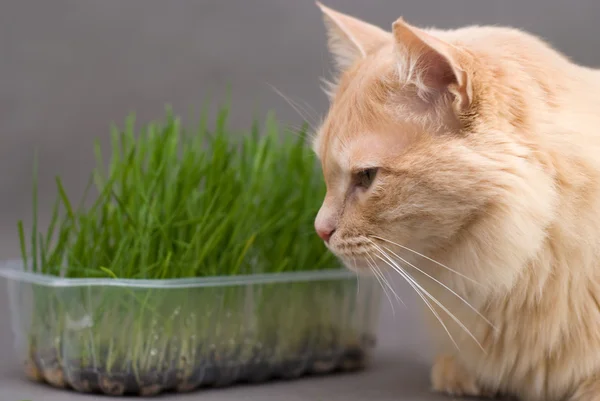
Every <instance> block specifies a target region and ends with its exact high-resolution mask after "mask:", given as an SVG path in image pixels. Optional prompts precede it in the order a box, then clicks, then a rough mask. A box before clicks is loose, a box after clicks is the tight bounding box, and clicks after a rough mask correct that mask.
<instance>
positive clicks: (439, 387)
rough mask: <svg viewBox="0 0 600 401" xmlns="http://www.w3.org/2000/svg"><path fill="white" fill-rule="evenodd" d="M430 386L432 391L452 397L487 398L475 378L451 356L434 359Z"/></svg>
mask: <svg viewBox="0 0 600 401" xmlns="http://www.w3.org/2000/svg"><path fill="white" fill-rule="evenodd" d="M431 385H432V390H433V391H435V392H438V393H445V394H448V395H452V396H459V397H460V396H473V397H477V396H487V394H484V392H483V391H482V390H481V388H480V387H479V386H478V385H477V382H476V381H475V378H474V377H473V376H471V375H469V374H468V373H467V371H466V370H465V369H464V368H463V367H462V366H461V365H460V363H459V362H458V361H456V359H455V358H454V357H453V356H451V355H441V356H439V357H437V358H436V360H435V363H434V365H433V368H432V369H431Z"/></svg>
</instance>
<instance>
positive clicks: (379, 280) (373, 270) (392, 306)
mask: <svg viewBox="0 0 600 401" xmlns="http://www.w3.org/2000/svg"><path fill="white" fill-rule="evenodd" d="M367 264H368V265H369V267H370V268H371V271H372V272H373V275H374V276H375V278H376V279H377V282H378V283H379V285H380V286H381V289H382V290H383V293H384V294H385V296H386V298H387V300H388V302H389V303H390V307H391V308H392V315H393V316H394V317H395V316H396V310H395V309H394V302H393V301H392V297H391V296H390V294H388V291H387V288H386V287H385V286H384V284H383V282H382V281H381V277H380V274H381V273H380V272H379V271H378V270H377V267H376V266H375V265H373V264H371V262H370V261H368V260H367Z"/></svg>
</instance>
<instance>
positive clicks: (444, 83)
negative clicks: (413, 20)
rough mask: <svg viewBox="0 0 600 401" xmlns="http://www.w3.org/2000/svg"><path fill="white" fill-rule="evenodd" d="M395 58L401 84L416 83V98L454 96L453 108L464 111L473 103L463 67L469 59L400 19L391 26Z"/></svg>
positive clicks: (451, 46) (440, 40) (469, 83)
mask: <svg viewBox="0 0 600 401" xmlns="http://www.w3.org/2000/svg"><path fill="white" fill-rule="evenodd" d="M392 33H393V36H394V42H395V47H396V52H397V57H398V72H399V74H400V79H401V80H403V81H404V82H411V83H413V84H415V86H416V87H417V89H418V91H419V96H421V97H422V98H424V99H428V98H433V97H435V96H436V95H439V94H440V93H448V92H449V93H451V94H453V95H454V96H455V103H454V104H455V105H456V107H457V108H459V109H462V110H464V109H465V108H467V107H468V106H469V105H470V104H471V101H472V97H473V93H472V83H471V80H470V77H469V75H468V74H467V72H466V68H467V66H468V64H469V56H468V55H467V54H466V53H464V52H462V51H461V50H460V49H458V48H456V47H455V46H453V45H452V44H450V43H447V42H445V41H444V40H442V39H440V38H437V37H435V36H433V35H432V34H430V33H427V32H425V31H423V30H421V29H419V28H416V27H413V26H411V25H409V24H408V23H406V22H405V21H404V19H403V18H399V19H398V20H396V22H394V24H393V26H392Z"/></svg>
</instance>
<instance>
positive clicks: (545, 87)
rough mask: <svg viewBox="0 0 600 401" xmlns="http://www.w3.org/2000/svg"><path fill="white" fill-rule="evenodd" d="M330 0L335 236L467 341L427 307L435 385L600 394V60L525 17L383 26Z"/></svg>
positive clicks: (324, 135) (327, 225)
mask: <svg viewBox="0 0 600 401" xmlns="http://www.w3.org/2000/svg"><path fill="white" fill-rule="evenodd" d="M320 7H321V9H322V11H323V15H324V18H325V21H326V25H327V27H328V34H329V41H328V43H329V47H330V50H331V52H332V54H333V55H334V58H335V60H336V62H337V65H338V67H339V76H338V77H337V79H336V80H335V81H334V85H333V87H332V90H331V106H330V110H329V112H328V114H327V116H326V118H325V120H324V122H323V124H322V126H321V127H320V129H319V130H318V132H317V135H316V138H315V142H314V148H315V151H316V153H317V154H318V155H319V157H320V159H321V162H322V166H323V171H324V177H325V181H326V183H327V189H328V190H327V196H326V198H325V200H324V202H323V206H322V208H321V210H320V212H319V214H318V216H317V219H316V222H315V225H316V228H317V229H318V230H320V231H321V232H332V231H333V230H335V231H333V235H332V236H331V239H330V241H329V243H328V246H329V247H330V249H331V250H332V251H333V252H335V253H336V254H337V255H338V256H340V257H341V258H342V259H343V260H345V261H346V262H347V264H348V266H349V267H350V268H357V269H368V268H369V266H371V267H372V266H373V265H375V264H376V265H377V266H378V267H379V268H387V269H390V270H391V269H392V268H391V267H390V265H394V264H395V265H396V269H398V268H402V269H404V271H405V272H406V273H408V274H410V275H411V276H412V277H414V279H415V280H416V282H415V283H413V285H414V286H415V287H416V286H417V284H418V285H419V286H421V288H422V290H426V291H428V292H429V293H430V294H431V295H432V296H433V297H435V298H436V299H437V300H439V302H440V304H437V303H435V301H433V299H432V298H427V297H426V298H425V299H427V300H428V301H429V303H430V304H431V306H433V307H434V308H435V310H436V313H437V314H438V315H439V317H440V318H441V319H442V321H443V323H444V324H445V325H446V327H447V328H448V331H449V332H450V334H451V336H452V338H453V339H454V340H455V341H456V345H457V347H456V346H454V344H453V343H452V342H451V341H450V336H449V335H448V334H447V333H446V331H445V330H444V328H443V326H442V325H441V324H440V323H439V322H438V321H437V320H436V319H435V318H434V321H433V323H434V325H433V326H432V328H433V329H434V332H435V333H438V334H439V335H438V336H437V337H438V338H439V340H440V344H441V347H442V348H441V352H440V357H439V358H438V359H437V360H436V362H435V364H434V366H433V369H432V383H433V387H434V389H435V390H438V391H443V392H448V393H453V394H472V395H478V394H497V393H504V394H511V395H516V396H518V397H520V398H521V399H523V400H531V401H554V400H563V399H564V400H572V401H588V400H589V401H591V400H600V132H599V129H600V72H598V71H596V70H593V69H590V68H585V67H582V66H579V65H576V64H574V63H573V62H571V61H570V60H568V59H567V58H566V57H565V56H563V55H562V54H560V53H559V52H557V51H555V50H553V49H552V48H551V47H550V46H549V45H547V44H546V43H545V42H543V41H542V40H540V39H539V38H537V37H535V36H532V35H530V34H527V33H525V32H522V31H519V30H516V29H510V28H501V27H485V26H484V27H479V26H473V27H466V28H461V29H456V30H447V31H442V30H435V29H418V28H416V27H414V26H411V25H409V24H408V23H406V22H405V21H404V20H403V19H398V20H397V21H396V22H395V23H394V24H393V29H392V30H391V32H387V31H384V30H382V29H380V28H378V27H375V26H373V25H370V24H367V23H366V22H363V21H360V20H358V19H356V18H353V17H350V16H348V15H344V14H341V13H339V12H337V11H334V10H331V9H329V8H326V7H325V6H322V5H320ZM371 167H374V168H378V170H377V173H376V175H375V179H374V180H373V182H372V183H371V184H370V185H363V184H364V176H361V174H363V173H361V171H364V170H365V169H367V168H371ZM357 177H358V178H357ZM361 177H362V178H361ZM361 180H363V181H361ZM361 183H363V184H361ZM394 243H395V244H394ZM404 247H406V248H404ZM409 248H410V249H411V250H412V251H409V250H408V249H409ZM413 251H416V252H419V253H420V254H422V255H423V256H419V254H417V253H415V252H413ZM392 252H393V253H392ZM433 260H435V261H437V262H439V263H435V262H433ZM442 264H443V265H444V266H446V267H442ZM417 268H418V269H421V271H419V270H418V269H417ZM450 269H453V270H450ZM428 275H429V276H428ZM442 284H443V285H442ZM445 286H447V288H446V287H445ZM417 288H419V287H417ZM451 291H453V292H455V293H456V294H457V295H458V296H457V295H454V294H452V292H451ZM459 296H460V298H459ZM461 298H462V299H461ZM466 302H468V303H469V304H470V305H472V306H473V309H471V308H470V307H469V306H467V304H466ZM441 305H443V307H444V308H447V310H444V308H442V306H441ZM474 310H475V311H476V312H475V311H474ZM447 312H451V313H452V314H453V315H454V316H455V317H456V320H460V322H462V323H464V325H465V327H464V328H461V327H460V325H459V324H458V323H457V322H456V320H455V319H453V318H451V316H450V314H449V313H447ZM429 315H430V316H432V317H433V314H431V313H429ZM480 315H481V316H480ZM465 329H467V330H468V331H469V332H471V333H472V335H473V337H471V336H470V335H469V334H468V333H467V330H465ZM477 343H479V344H480V345H481V347H480V346H479V345H478V344H477ZM482 349H483V350H482ZM399 391H401V389H399Z"/></svg>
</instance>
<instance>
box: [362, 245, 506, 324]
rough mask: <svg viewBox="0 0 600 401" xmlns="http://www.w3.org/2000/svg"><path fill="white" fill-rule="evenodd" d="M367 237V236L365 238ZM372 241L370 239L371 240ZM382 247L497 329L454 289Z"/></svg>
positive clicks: (386, 248)
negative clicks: (448, 292)
mask: <svg viewBox="0 0 600 401" xmlns="http://www.w3.org/2000/svg"><path fill="white" fill-rule="evenodd" d="M367 239H368V238H367ZM371 242H372V241H371ZM372 243H373V245H374V246H376V247H378V245H377V244H375V243H374V242H372ZM383 248H384V249H385V250H386V251H388V252H390V253H391V254H392V255H394V256H395V257H396V258H398V259H400V260H401V261H402V262H404V263H406V264H407V265H409V266H410V267H412V268H413V269H415V270H417V271H419V272H421V273H422V274H424V275H426V276H427V277H429V278H430V279H432V280H433V281H435V282H436V283H438V284H439V285H441V286H442V287H444V288H445V289H446V290H448V291H450V293H452V294H453V295H454V296H456V297H457V298H458V299H460V300H461V301H462V302H463V303H464V304H465V305H467V306H468V307H469V308H470V309H471V310H472V311H473V312H475V313H476V314H477V315H478V316H479V317H481V318H482V319H483V320H485V322H486V323H487V324H489V325H490V326H491V327H492V328H493V329H494V330H495V331H498V329H497V328H496V326H494V324H493V323H492V322H490V321H489V320H488V319H487V318H486V317H485V316H483V315H482V314H481V312H479V311H478V310H477V309H476V308H475V307H474V306H473V305H471V304H470V303H469V302H468V301H467V300H466V299H464V298H463V297H461V296H460V295H459V294H458V293H456V291H454V290H452V289H451V288H450V287H448V286H447V285H446V284H444V283H442V282H441V281H440V280H438V279H436V278H435V277H433V276H432V275H430V274H428V273H427V272H425V271H423V270H422V269H419V268H418V267H417V266H415V265H413V264H412V263H410V262H409V261H407V260H406V259H404V258H402V257H401V256H399V255H397V254H396V253H395V252H394V251H392V250H391V249H389V248H388V247H386V246H383Z"/></svg>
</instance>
